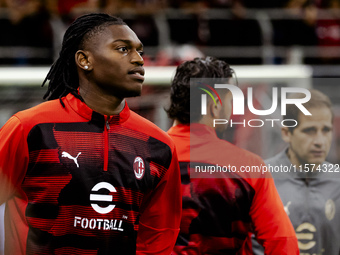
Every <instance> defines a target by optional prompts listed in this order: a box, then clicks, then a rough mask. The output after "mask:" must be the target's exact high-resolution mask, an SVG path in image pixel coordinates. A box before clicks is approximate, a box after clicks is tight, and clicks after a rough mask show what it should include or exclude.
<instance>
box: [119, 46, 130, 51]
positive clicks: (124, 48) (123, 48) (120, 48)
mask: <svg viewBox="0 0 340 255" xmlns="http://www.w3.org/2000/svg"><path fill="white" fill-rule="evenodd" d="M118 51H121V52H127V51H128V48H127V47H125V46H123V47H119V48H118Z"/></svg>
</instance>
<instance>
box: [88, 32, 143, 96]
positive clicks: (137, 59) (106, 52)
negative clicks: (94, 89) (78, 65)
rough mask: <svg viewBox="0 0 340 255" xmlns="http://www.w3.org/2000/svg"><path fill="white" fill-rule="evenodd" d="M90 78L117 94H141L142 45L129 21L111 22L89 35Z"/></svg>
mask: <svg viewBox="0 0 340 255" xmlns="http://www.w3.org/2000/svg"><path fill="white" fill-rule="evenodd" d="M87 45H88V46H89V49H90V50H89V62H90V63H91V65H92V70H91V76H90V79H91V82H93V84H95V85H96V86H98V87H99V88H100V91H102V92H103V93H105V94H108V95H113V96H116V97H118V98H121V99H123V98H125V97H131V96H138V95H140V94H141V89H142V83H143V81H144V69H143V67H142V66H143V64H144V61H143V58H142V53H143V45H142V43H141V42H140V40H139V39H138V37H137V35H136V34H135V33H134V32H133V31H132V30H131V29H130V28H129V27H128V26H126V25H111V26H108V27H106V28H105V29H104V30H103V31H102V32H100V33H98V34H97V35H95V37H94V38H92V39H90V42H89V43H88V44H87Z"/></svg>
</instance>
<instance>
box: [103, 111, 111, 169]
mask: <svg viewBox="0 0 340 255" xmlns="http://www.w3.org/2000/svg"><path fill="white" fill-rule="evenodd" d="M109 120H110V117H108V116H105V126H104V171H107V169H108V165H109V130H110V124H109Z"/></svg>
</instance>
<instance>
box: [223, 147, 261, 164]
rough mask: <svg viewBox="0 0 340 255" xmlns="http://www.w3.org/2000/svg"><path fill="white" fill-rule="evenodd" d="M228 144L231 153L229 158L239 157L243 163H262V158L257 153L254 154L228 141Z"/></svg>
mask: <svg viewBox="0 0 340 255" xmlns="http://www.w3.org/2000/svg"><path fill="white" fill-rule="evenodd" d="M229 146H230V149H229V150H228V151H230V153H231V155H229V156H230V157H231V158H232V157H236V158H239V157H241V158H242V160H243V161H244V163H245V164H246V163H249V164H253V163H257V164H258V163H260V164H262V163H263V159H262V158H261V157H260V156H259V155H257V154H255V153H254V152H251V151H249V150H246V149H243V148H241V147H238V146H236V145H234V144H231V143H229Z"/></svg>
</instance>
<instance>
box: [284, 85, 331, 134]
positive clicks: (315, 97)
mask: <svg viewBox="0 0 340 255" xmlns="http://www.w3.org/2000/svg"><path fill="white" fill-rule="evenodd" d="M310 93H311V98H310V100H309V101H308V102H306V103H304V104H303V106H304V107H305V108H306V109H307V110H309V109H311V108H321V107H327V108H328V109H329V110H330V111H331V113H332V120H333V117H334V116H333V115H334V114H333V110H332V102H331V100H330V99H329V97H328V96H326V95H325V94H324V93H322V92H321V91H319V90H316V89H311V90H310ZM304 97H305V94H302V93H294V94H291V95H290V96H289V97H288V98H290V99H292V98H297V99H298V98H304ZM299 114H302V112H301V110H300V109H299V108H298V107H297V106H296V105H295V104H288V105H287V106H286V115H283V119H284V120H289V119H293V120H296V121H297V122H298V123H299V121H298V119H299V116H300V115H299ZM298 125H299V124H298ZM298 125H297V126H298ZM297 126H295V127H292V126H291V127H289V131H290V132H291V133H293V131H294V129H295V128H296V127H297Z"/></svg>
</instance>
